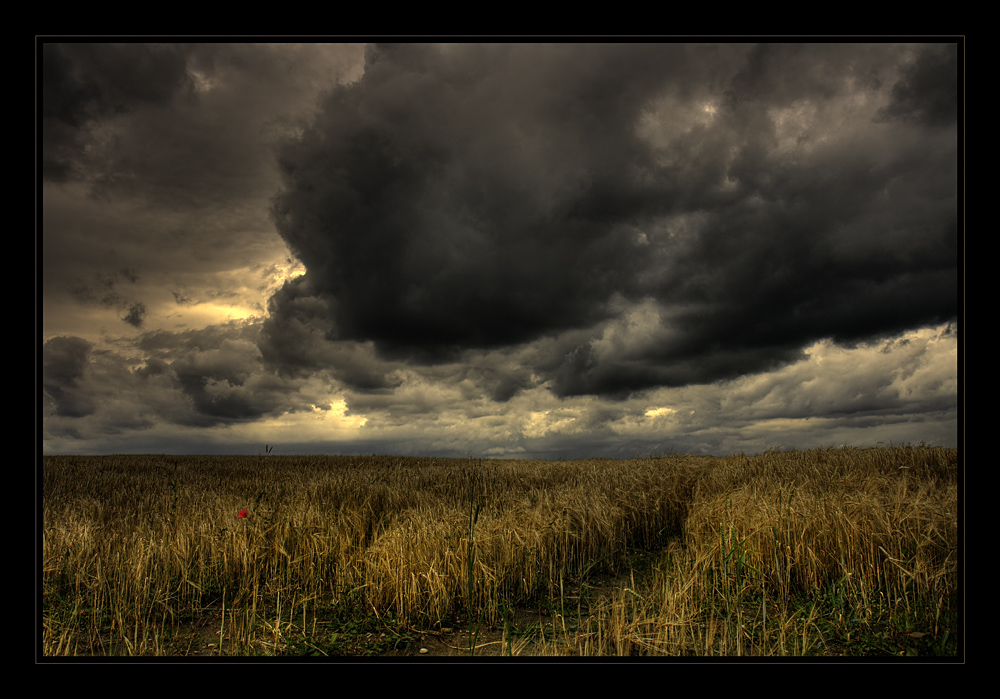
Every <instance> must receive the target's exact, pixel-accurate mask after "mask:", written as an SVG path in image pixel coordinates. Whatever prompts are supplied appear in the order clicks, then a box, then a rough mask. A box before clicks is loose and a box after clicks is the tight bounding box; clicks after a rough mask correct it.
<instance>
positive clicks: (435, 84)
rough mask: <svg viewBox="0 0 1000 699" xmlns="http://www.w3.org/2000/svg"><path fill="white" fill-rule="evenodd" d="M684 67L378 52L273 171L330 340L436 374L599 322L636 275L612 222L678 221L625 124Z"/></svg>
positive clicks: (617, 51)
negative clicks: (448, 364) (666, 217)
mask: <svg viewBox="0 0 1000 699" xmlns="http://www.w3.org/2000/svg"><path fill="white" fill-rule="evenodd" d="M686 52H687V50H686V49H685V48H684V47H677V48H666V49H664V48H652V47H647V48H643V47H636V48H631V49H625V48H623V47H616V46H594V47H589V48H586V49H580V48H577V47H545V46H539V47H512V46H497V47H488V46H461V47H446V48H437V47H430V46H422V45H421V46H380V47H374V48H372V49H371V50H370V51H369V53H368V55H367V65H366V73H365V76H364V79H363V80H362V81H361V82H360V83H356V84H353V85H350V86H343V87H340V88H338V89H336V90H334V91H333V92H332V93H331V94H330V95H329V96H328V97H327V98H326V99H325V101H324V103H323V104H322V106H321V111H320V114H319V115H318V116H317V118H316V120H315V122H314V123H313V124H312V125H311V126H310V127H309V128H308V129H307V130H306V131H305V133H304V134H303V135H302V137H301V138H300V139H298V140H296V141H294V142H291V143H289V144H287V145H286V147H285V148H284V149H283V150H282V151H281V156H280V161H281V165H282V169H283V171H284V174H285V181H286V187H285V189H284V191H283V192H282V193H281V195H280V196H279V197H278V198H277V200H276V203H275V206H274V215H275V219H276V222H277V224H278V228H279V231H280V232H281V234H282V235H283V237H284V238H285V240H286V241H287V242H288V243H289V245H290V247H291V248H292V249H293V251H295V253H296V254H297V255H298V256H299V259H300V260H302V262H303V263H304V264H305V266H306V267H307V269H308V273H307V276H308V277H309V281H310V282H311V284H312V285H313V286H314V287H315V288H316V289H317V291H318V293H320V294H322V295H325V296H328V297H330V298H331V299H332V301H331V303H333V304H334V306H335V307H334V308H333V317H334V319H335V324H336V327H335V332H336V336H337V337H339V338H344V339H355V340H373V341H374V342H375V343H376V345H377V347H378V349H379V350H380V352H381V353H383V354H384V355H385V356H387V357H408V358H414V357H416V358H424V359H428V360H430V359H440V358H455V356H456V352H457V351H459V350H462V349H464V348H468V347H497V346H503V345H508V344H513V343H517V342H521V341H526V340H531V339H534V338H536V337H538V336H540V335H542V334H544V333H547V332H553V331H557V330H561V329H566V328H573V327H580V326H586V325H590V324H593V323H594V322H596V321H599V320H601V319H602V318H604V317H606V315H607V314H606V311H605V310H604V309H603V308H602V304H603V303H604V301H605V300H606V299H607V297H608V296H609V295H610V293H611V291H612V290H628V289H629V288H630V286H631V285H632V279H631V272H632V270H634V269H637V268H638V266H639V265H640V263H641V260H642V252H641V251H640V250H639V249H637V248H636V246H635V245H633V244H632V243H631V242H630V241H629V240H628V236H629V234H630V232H629V231H628V230H626V229H624V228H622V227H621V226H620V225H619V224H621V223H624V222H627V221H631V220H633V219H634V218H635V217H637V216H639V217H641V216H642V215H648V214H649V213H652V212H656V211H662V210H667V209H669V206H670V198H669V196H666V197H665V196H663V194H664V193H663V192H661V191H659V189H658V188H657V186H656V185H655V183H649V184H644V183H643V182H642V174H643V171H644V170H645V169H648V168H649V167H650V166H651V162H650V161H649V159H648V154H649V149H648V148H645V147H643V144H642V143H641V142H640V140H639V139H638V138H637V136H636V135H635V133H634V129H633V124H634V121H635V119H636V117H637V116H638V113H639V110H640V109H641V108H642V106H643V105H644V104H645V103H646V101H647V100H648V99H650V98H651V97H652V96H653V95H654V94H655V91H656V90H657V88H659V87H662V83H663V81H664V79H665V76H666V75H670V74H671V73H673V72H674V71H676V70H678V69H679V68H680V67H681V66H685V67H686V64H687V62H688V60H689V59H688V58H687V57H686ZM627 74H632V75H633V76H638V77H634V78H633V79H631V80H629V81H627V82H626V83H624V84H623V83H622V82H621V77H622V76H623V75H627Z"/></svg>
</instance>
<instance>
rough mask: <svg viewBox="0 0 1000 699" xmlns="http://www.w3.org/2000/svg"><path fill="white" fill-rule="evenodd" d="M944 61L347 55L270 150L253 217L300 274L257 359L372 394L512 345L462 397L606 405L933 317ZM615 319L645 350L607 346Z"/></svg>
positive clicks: (950, 267) (856, 55)
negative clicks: (399, 377)
mask: <svg viewBox="0 0 1000 699" xmlns="http://www.w3.org/2000/svg"><path fill="white" fill-rule="evenodd" d="M956 53H957V51H956V49H955V47H954V46H953V45H926V46H925V45H919V46H895V45H882V44H879V45H848V44H845V45H827V44H822V45H807V46H797V45H791V44H787V45H786V44H780V45H761V46H742V45H723V46H711V45H681V44H676V45H675V44H666V45H603V44H602V45H500V46H489V45H460V46H434V45H424V44H420V45H403V46H399V45H380V46H374V47H369V49H368V51H367V53H366V64H365V73H364V76H363V77H362V78H361V79H360V80H359V81H356V82H354V83H350V84H344V85H340V86H337V87H334V88H333V89H331V90H330V91H329V92H328V93H327V94H326V95H325V96H324V97H323V99H322V101H321V103H320V105H319V108H318V110H317V111H316V114H315V117H314V119H313V120H312V121H311V122H310V123H309V124H308V125H307V126H306V127H305V128H304V129H303V130H302V131H301V133H299V134H298V135H297V136H296V137H294V138H292V139H290V140H288V141H286V142H285V143H284V145H283V146H282V147H281V148H280V150H279V162H280V166H281V170H282V174H283V178H284V179H283V182H284V184H283V187H282V189H281V191H280V192H279V193H278V195H277V196H276V197H275V198H274V201H273V206H272V215H273V218H274V221H275V223H276V226H277V229H278V231H279V233H280V234H281V235H282V237H283V238H284V240H285V241H286V242H287V244H288V245H289V247H290V248H291V250H292V251H293V252H294V253H295V254H296V255H297V256H298V258H299V259H300V260H301V261H302V263H303V264H304V266H305V268H306V270H307V272H306V275H305V276H304V277H302V278H299V279H297V280H295V281H294V282H289V283H288V284H286V286H285V288H284V289H283V290H282V291H281V292H279V294H277V295H276V296H275V297H274V298H273V299H272V304H271V317H270V318H269V319H268V321H267V323H266V327H265V329H264V337H265V339H268V338H269V341H268V344H267V346H266V347H262V350H263V352H264V355H265V357H267V358H268V359H269V360H270V361H273V362H276V363H278V364H281V363H288V364H295V363H296V362H299V363H301V364H302V365H303V366H307V365H313V366H322V365H326V366H330V364H329V363H327V362H328V361H331V362H333V364H336V363H337V361H338V360H337V358H336V357H334V356H333V355H332V354H331V352H333V349H332V347H333V346H334V345H336V346H337V347H339V349H338V350H337V352H339V355H340V357H341V358H347V361H346V363H342V366H346V367H348V368H346V369H344V370H342V376H341V378H342V379H344V381H345V384H346V385H348V386H351V385H352V381H353V382H354V384H353V385H355V386H356V387H364V386H368V387H369V388H379V387H387V386H391V385H392V383H393V380H394V379H393V376H394V374H393V373H392V371H393V369H394V368H398V367H399V366H400V363H409V364H411V365H431V364H440V363H443V362H456V361H458V360H459V359H460V358H461V357H469V356H473V355H475V354H476V353H477V352H482V351H486V352H488V351H494V350H496V351H514V350H516V348H518V347H526V346H528V345H531V346H532V347H534V350H535V351H533V352H531V353H526V354H524V355H523V356H521V359H522V360H523V361H525V362H527V366H528V370H527V371H526V372H525V371H522V372H521V373H520V374H517V373H511V372H509V371H505V372H501V373H497V372H496V371H494V370H493V369H491V368H490V367H489V366H484V367H482V368H480V369H479V370H477V372H478V373H476V376H477V380H479V381H480V382H481V384H482V385H483V386H484V387H485V390H486V391H487V393H490V394H491V395H493V396H494V397H495V399H497V400H500V401H504V400H509V399H510V398H511V397H512V396H513V395H515V394H516V393H517V392H518V391H519V390H523V389H524V388H527V387H528V386H531V385H536V384H537V383H540V382H548V385H549V386H550V388H551V389H552V390H553V391H554V392H555V393H556V394H557V395H577V394H602V395H607V396H616V395H618V396H622V397H623V396H626V395H628V394H629V393H631V392H633V391H637V390H642V389H646V388H650V387H655V386H681V385H685V384H689V383H710V382H713V381H718V380H723V379H731V378H734V377H737V376H740V375H744V374H747V373H754V372H761V371H767V370H773V369H775V368H777V367H780V366H783V365H786V364H788V363H790V362H794V361H796V360H798V359H800V358H801V357H802V350H803V348H805V347H807V346H809V345H810V344H812V343H814V342H816V341H819V340H821V339H823V338H832V339H833V340H835V341H837V342H842V343H848V344H850V343H858V342H862V341H865V340H868V339H871V338H878V337H887V336H890V335H892V334H894V333H899V332H902V331H904V330H906V329H908V328H913V327H921V326H926V325H932V324H936V323H943V322H947V321H950V320H952V319H954V318H955V317H956V315H957V305H958V300H957V296H958V283H957V280H958V277H957V237H958V229H957V159H956V152H957V136H956V119H955V118H954V116H955V113H957V107H956V104H955V98H954V95H955V94H957V81H958V75H957V67H956V66H957V63H956ZM629 318H632V319H633V322H641V323H642V324H643V325H642V327H641V328H640V330H641V331H642V332H641V333H639V337H644V338H645V340H644V341H642V342H638V341H635V340H633V341H630V342H627V343H622V342H615V341H613V340H614V338H615V337H626V336H629V333H623V331H622V327H623V326H622V324H623V323H628V322H629V320H628V319H629ZM635 329H636V327H632V328H631V330H635ZM633 336H634V333H633ZM292 337H299V338H300V341H294V342H293V341H291V338H292ZM344 343H357V344H359V345H364V346H368V347H371V348H373V349H374V353H373V354H372V353H366V354H365V361H364V362H361V361H360V360H359V357H358V356H356V355H351V354H350V353H349V352H347V351H346V350H345V349H344V348H345V347H346V346H348V345H345V344H344ZM327 345H329V346H327ZM352 377H356V378H352ZM529 377H531V378H529Z"/></svg>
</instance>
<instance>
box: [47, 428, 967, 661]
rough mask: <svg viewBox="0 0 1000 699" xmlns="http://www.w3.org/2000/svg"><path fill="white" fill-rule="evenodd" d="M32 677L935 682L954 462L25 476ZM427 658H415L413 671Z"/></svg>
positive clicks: (945, 647) (130, 464) (953, 565)
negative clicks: (355, 668) (270, 663)
mask: <svg viewBox="0 0 1000 699" xmlns="http://www.w3.org/2000/svg"><path fill="white" fill-rule="evenodd" d="M41 484H42V501H41V508H42V513H41V514H42V516H41V520H42V526H41V532H40V537H39V539H40V557H41V566H40V568H41V570H40V578H41V584H40V597H41V600H40V604H39V607H40V613H41V623H40V632H39V646H40V648H39V654H40V655H41V656H43V657H55V656H86V655H99V656H107V655H115V656H188V655H191V656H193V655H206V654H207V655H229V656H247V657H263V656H281V657H292V656H300V657H310V656H312V657H331V656H354V655H376V656H384V657H385V656H409V655H417V654H419V653H420V652H421V650H423V651H425V652H426V651H428V645H429V644H430V642H431V641H435V640H436V641H439V642H440V643H439V645H438V646H437V647H438V648H440V649H442V651H441V652H444V651H447V652H448V653H451V654H463V655H473V654H475V655H480V656H482V655H501V656H517V655H522V656H526V655H550V656H567V655H576V656H626V657H636V656H657V657H701V656H770V657H789V656H809V657H822V656H840V655H845V656H866V655H873V656H883V657H888V656H914V655H915V656H920V657H928V656H936V657H944V658H952V659H954V658H960V657H961V656H962V654H963V643H962V638H961V635H960V619H961V618H962V614H961V605H960V602H961V595H960V589H961V582H960V580H961V577H960V573H961V566H960V559H959V552H960V545H959V541H960V534H959V514H958V513H959V466H958V452H957V450H956V449H947V448H938V447H925V446H890V447H878V448H870V449H859V448H831V449H817V450H810V451H776V450H775V451H769V452H767V453H764V454H759V455H754V456H746V455H743V454H737V455H734V456H730V457H724V458H723V457H703V456H691V455H670V456H659V457H654V456H650V457H649V458H636V459H632V460H610V459H589V460H579V461H565V462H563V461H559V462H553V461H519V460H496V459H491V460H479V459H474V458H467V459H442V458H416V457H390V456H279V455H274V454H266V455H259V456H134V455H128V456H92V457H88V456H46V457H43V461H42V467H41ZM431 650H432V652H433V653H438V651H434V650H433V648H432V649H431Z"/></svg>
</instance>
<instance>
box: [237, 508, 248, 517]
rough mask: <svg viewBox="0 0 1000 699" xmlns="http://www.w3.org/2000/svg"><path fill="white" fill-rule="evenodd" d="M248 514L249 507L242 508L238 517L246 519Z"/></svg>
mask: <svg viewBox="0 0 1000 699" xmlns="http://www.w3.org/2000/svg"><path fill="white" fill-rule="evenodd" d="M246 516H247V508H245V507H244V508H243V509H242V510H240V513H239V514H238V515H236V519H245V518H246Z"/></svg>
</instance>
